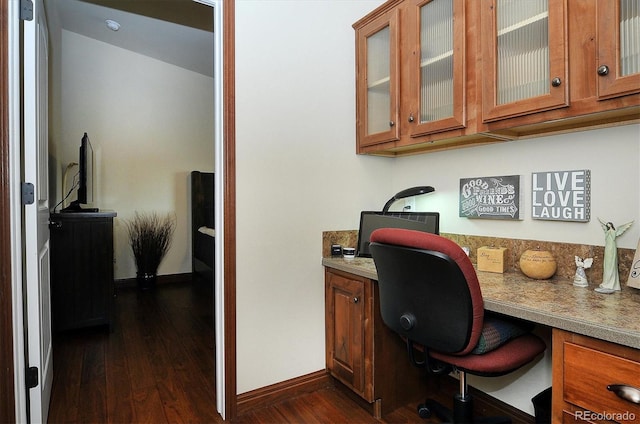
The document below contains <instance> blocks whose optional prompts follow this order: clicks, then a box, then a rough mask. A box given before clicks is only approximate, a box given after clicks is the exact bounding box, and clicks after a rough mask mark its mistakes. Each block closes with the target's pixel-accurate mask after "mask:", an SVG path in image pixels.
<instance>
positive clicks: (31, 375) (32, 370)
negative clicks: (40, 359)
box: [25, 367, 38, 389]
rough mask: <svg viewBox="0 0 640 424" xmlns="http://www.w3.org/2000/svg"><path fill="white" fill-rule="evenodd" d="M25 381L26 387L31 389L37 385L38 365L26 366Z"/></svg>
mask: <svg viewBox="0 0 640 424" xmlns="http://www.w3.org/2000/svg"><path fill="white" fill-rule="evenodd" d="M25 383H26V385H27V389H33V388H34V387H37V386H38V367H29V368H27V372H26V375H25Z"/></svg>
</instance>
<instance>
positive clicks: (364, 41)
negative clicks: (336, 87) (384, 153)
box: [356, 8, 400, 146]
mask: <svg viewBox="0 0 640 424" xmlns="http://www.w3.org/2000/svg"><path fill="white" fill-rule="evenodd" d="M399 53H400V46H399V44H398V10H397V9H394V8H391V9H389V10H386V11H385V12H384V13H382V14H381V15H379V16H377V17H375V18H374V19H372V20H368V21H367V23H366V24H364V25H362V26H361V27H359V28H357V29H356V56H357V60H356V73H357V90H356V94H357V95H356V102H357V116H356V127H357V133H358V140H359V143H360V145H361V146H371V145H375V144H379V143H384V142H389V141H395V140H398V139H399V138H400V130H399V128H400V127H399V125H398V122H397V121H398V114H399V99H400V77H399V70H398V65H399V60H398V55H399Z"/></svg>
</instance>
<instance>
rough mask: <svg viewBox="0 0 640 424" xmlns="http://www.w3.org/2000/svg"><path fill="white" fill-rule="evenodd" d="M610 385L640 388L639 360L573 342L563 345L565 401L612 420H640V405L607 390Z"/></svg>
mask: <svg viewBox="0 0 640 424" xmlns="http://www.w3.org/2000/svg"><path fill="white" fill-rule="evenodd" d="M610 384H626V385H629V386H633V387H636V388H640V362H636V361H634V360H631V359H627V358H623V357H620V356H616V355H611V354H609V353H605V352H602V351H599V350H596V349H592V348H589V347H585V346H581V345H577V344H574V343H565V344H564V400H565V401H566V402H569V403H571V404H574V405H576V406H579V407H581V408H584V409H587V410H589V411H592V412H594V413H595V414H596V415H600V414H601V415H603V417H602V418H605V419H609V420H613V421H619V422H636V421H635V420H637V419H640V405H638V404H635V403H632V402H630V401H628V400H624V399H621V398H620V397H618V396H617V395H616V394H615V393H614V392H612V391H609V390H607V385H610ZM583 417H584V416H583ZM591 418H596V417H593V416H592V417H591ZM598 418H600V417H598ZM596 420H597V419H596ZM596 420H594V421H596Z"/></svg>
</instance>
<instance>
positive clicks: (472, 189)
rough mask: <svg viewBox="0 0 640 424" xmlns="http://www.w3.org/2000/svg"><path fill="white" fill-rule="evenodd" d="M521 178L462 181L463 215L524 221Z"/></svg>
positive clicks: (506, 177)
mask: <svg viewBox="0 0 640 424" xmlns="http://www.w3.org/2000/svg"><path fill="white" fill-rule="evenodd" d="M521 178H522V177H521V176H520V175H503V176H499V177H476V178H461V179H460V208H459V211H460V216H461V217H465V218H485V219H513V220H519V219H522V218H523V216H522V204H521V201H522V198H521V195H520V189H521V187H522V184H521Z"/></svg>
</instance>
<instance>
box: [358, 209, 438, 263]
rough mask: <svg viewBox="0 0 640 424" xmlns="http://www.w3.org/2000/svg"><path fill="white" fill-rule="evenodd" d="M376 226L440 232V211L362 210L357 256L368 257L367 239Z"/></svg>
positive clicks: (369, 255) (369, 254) (432, 232)
mask: <svg viewBox="0 0 640 424" xmlns="http://www.w3.org/2000/svg"><path fill="white" fill-rule="evenodd" d="M378 228H404V229H407V230H416V231H423V232H425V233H431V234H440V213H438V212H380V211H363V212H361V213H360V229H359V231H358V253H357V255H358V256H359V257H365V258H370V257H371V253H370V252H369V239H370V238H371V233H372V232H374V231H375V230H377V229H378Z"/></svg>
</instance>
